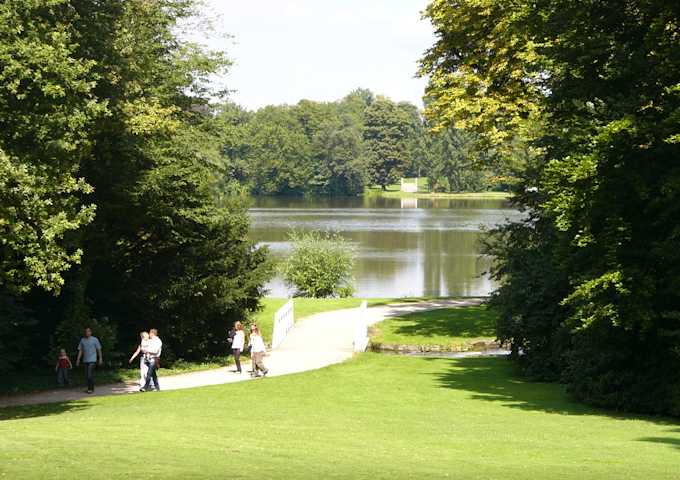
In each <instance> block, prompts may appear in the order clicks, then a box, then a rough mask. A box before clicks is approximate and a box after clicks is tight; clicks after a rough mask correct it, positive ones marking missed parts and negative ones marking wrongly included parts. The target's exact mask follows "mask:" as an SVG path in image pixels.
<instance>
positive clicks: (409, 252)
mask: <svg viewBox="0 0 680 480" xmlns="http://www.w3.org/2000/svg"><path fill="white" fill-rule="evenodd" d="M250 215H251V218H252V227H251V232H252V233H251V236H252V238H253V239H254V240H255V241H257V242H259V243H261V244H264V245H268V246H269V248H270V250H271V252H272V254H273V255H274V256H279V257H283V256H285V255H286V254H287V253H288V252H289V251H290V243H289V242H288V238H287V234H288V232H289V231H290V230H291V229H292V228H295V229H303V230H333V231H337V232H339V233H340V234H341V235H343V236H344V237H345V238H347V239H349V240H350V241H352V242H353V243H354V244H355V245H356V247H357V261H356V265H355V269H354V277H355V287H356V296H361V297H401V296H422V295H428V296H457V295H463V296H477V295H480V296H482V295H488V294H489V292H490V291H491V290H492V289H493V288H494V284H493V282H492V281H491V280H490V279H489V278H488V276H487V275H485V274H484V272H485V271H486V270H487V269H488V267H489V261H490V259H489V258H487V257H484V256H481V255H480V254H479V238H480V232H481V229H483V228H490V227H493V226H495V225H498V224H501V223H504V222H506V221H508V219H516V218H518V217H519V216H520V213H519V212H517V211H516V210H513V209H512V208H510V206H509V204H508V202H507V201H505V200H489V199H487V200H452V199H436V200H432V199H419V200H418V201H417V202H416V201H415V199H405V200H401V199H398V198H395V199H392V198H390V199H386V198H377V197H365V198H363V197H351V198H332V199H303V198H282V197H266V198H256V199H254V204H253V208H252V209H251V210H250ZM268 287H269V289H270V292H269V294H270V295H272V296H285V295H287V294H288V293H290V292H289V290H288V289H287V288H286V286H285V285H284V283H283V282H282V281H281V279H280V278H276V279H274V280H273V281H272V282H271V283H270V284H269V285H268Z"/></svg>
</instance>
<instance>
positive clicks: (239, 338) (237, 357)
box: [231, 322, 246, 373]
mask: <svg viewBox="0 0 680 480" xmlns="http://www.w3.org/2000/svg"><path fill="white" fill-rule="evenodd" d="M245 344H246V334H245V332H244V331H243V324H242V323H241V322H236V323H235V324H234V336H233V337H232V338H231V353H232V355H234V362H235V363H236V370H234V372H236V373H242V371H241V352H243V347H245Z"/></svg>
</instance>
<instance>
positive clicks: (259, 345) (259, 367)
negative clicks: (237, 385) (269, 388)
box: [250, 324, 269, 377]
mask: <svg viewBox="0 0 680 480" xmlns="http://www.w3.org/2000/svg"><path fill="white" fill-rule="evenodd" d="M266 351H267V349H266V348H265V346H264V340H262V335H260V329H259V328H257V325H255V324H252V325H251V326H250V358H251V359H252V361H253V373H252V374H251V375H252V376H253V377H259V376H260V374H259V373H258V372H262V376H263V377H266V376H267V374H268V373H269V369H267V367H265V366H264V363H263V362H262V360H263V359H264V353H265V352H266Z"/></svg>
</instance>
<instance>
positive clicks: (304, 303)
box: [254, 297, 363, 340]
mask: <svg viewBox="0 0 680 480" xmlns="http://www.w3.org/2000/svg"><path fill="white" fill-rule="evenodd" d="M362 300H363V299H361V298H295V299H293V302H294V304H295V321H296V322H297V321H298V320H302V319H303V318H304V317H309V316H311V315H314V314H317V313H321V312H330V311H331V310H341V309H343V308H355V307H358V306H359V305H361V302H362ZM287 301H288V299H287V298H273V297H265V298H263V299H262V306H263V308H262V310H260V311H259V312H257V313H256V314H255V317H254V320H255V323H257V325H258V326H259V327H260V329H261V330H262V333H263V334H264V338H265V340H271V338H272V332H273V328H274V314H275V313H276V311H277V310H278V309H279V308H281V307H282V306H284V305H285V303H286V302H287Z"/></svg>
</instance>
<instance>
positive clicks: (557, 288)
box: [423, 0, 680, 415]
mask: <svg viewBox="0 0 680 480" xmlns="http://www.w3.org/2000/svg"><path fill="white" fill-rule="evenodd" d="M426 14H427V16H428V17H429V18H430V19H431V21H432V22H433V24H434V25H435V29H436V31H437V36H438V41H437V43H436V45H435V46H434V47H433V48H432V49H431V50H430V51H429V53H428V54H427V55H426V57H425V58H424V60H423V72H424V73H430V74H431V80H430V86H429V87H428V96H429V100H430V102H429V103H428V114H429V115H430V116H431V118H433V119H436V121H437V122H438V123H439V125H440V128H444V127H446V126H448V125H450V124H454V126H456V127H458V128H463V129H468V130H474V131H475V132H477V133H478V134H479V135H480V136H481V137H482V138H483V139H484V140H486V141H487V142H488V143H489V144H491V145H494V147H495V148H497V149H498V150H499V151H500V152H504V151H505V152H507V151H511V150H514V151H525V152H527V155H526V161H525V163H524V165H523V166H522V168H521V171H520V174H521V183H520V184H518V185H517V186H516V188H515V190H516V192H517V197H516V199H517V202H518V204H519V205H520V206H521V207H522V208H524V209H526V210H527V213H528V218H527V219H526V220H524V221H522V222H520V223H517V224H510V225H508V226H505V227H502V228H500V229H499V230H497V232H496V233H495V237H494V238H492V240H491V246H490V248H491V250H490V252H492V253H495V254H496V255H497V259H498V262H497V264H496V268H495V276H496V278H497V279H499V280H500V281H502V286H501V287H500V288H499V290H498V291H497V292H496V294H495V295H494V303H495V304H496V306H497V307H498V308H500V311H501V312H502V316H501V320H500V322H499V325H498V334H499V337H500V338H501V339H502V340H507V341H509V342H511V343H512V345H513V350H514V351H515V352H517V353H519V351H520V350H521V351H522V353H523V355H521V356H519V355H518V358H517V359H518V361H519V362H521V364H522V365H523V366H524V367H525V369H526V371H527V372H529V373H532V374H534V375H538V376H540V377H543V378H560V379H562V380H564V381H566V382H567V383H568V386H569V389H570V391H571V392H573V393H574V394H575V395H576V396H577V398H580V399H582V400H585V401H588V402H592V403H595V404H598V405H603V406H609V407H614V408H618V409H634V410H639V411H647V412H663V413H670V414H676V415H677V414H680V388H679V387H678V385H679V382H678V380H680V378H679V377H678V375H679V374H678V372H679V371H680V355H678V352H679V351H680V326H679V325H678V321H677V319H678V318H680V294H679V293H678V290H677V288H676V287H672V286H673V285H678V281H679V280H680V279H679V277H678V273H677V272H678V271H679V270H678V267H680V254H678V251H677V248H674V247H673V246H672V245H674V244H676V243H677V235H678V231H677V222H675V221H672V220H670V219H672V218H673V219H674V218H677V216H678V213H680V212H679V211H678V208H680V207H678V201H677V200H678V194H679V192H680V187H679V185H680V170H679V169H678V167H677V161H676V159H677V158H678V156H679V155H680V146H679V145H678V144H679V143H680V118H679V117H678V115H677V112H678V108H679V107H680V88H679V87H678V78H680V57H678V48H677V37H678V35H679V34H680V30H679V27H678V25H680V22H679V20H680V6H678V5H677V4H676V3H672V2H663V1H650V2H633V3H630V4H626V5H622V4H620V3H618V2H609V3H607V2H604V3H602V2H586V3H579V4H574V3H571V2H566V1H551V2H548V1H539V2H522V1H520V2H512V3H511V4H510V3H499V2H491V1H488V2H481V3H480V2H478V1H474V2H473V1H464V2H457V4H456V5H453V4H451V3H450V2H445V1H438V0H435V1H434V2H432V4H431V5H430V6H429V7H428V10H427V12H426Z"/></svg>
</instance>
